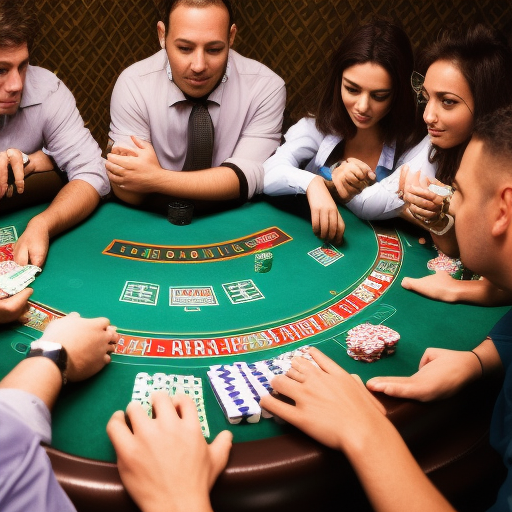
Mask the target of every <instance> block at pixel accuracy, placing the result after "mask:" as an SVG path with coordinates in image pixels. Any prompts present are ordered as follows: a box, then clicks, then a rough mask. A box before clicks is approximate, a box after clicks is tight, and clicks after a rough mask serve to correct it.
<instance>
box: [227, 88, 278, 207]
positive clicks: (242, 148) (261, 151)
mask: <svg viewBox="0 0 512 512" xmlns="http://www.w3.org/2000/svg"><path fill="white" fill-rule="evenodd" d="M285 104H286V89H285V85H284V82H283V81H282V80H281V79H279V80H275V87H274V89H272V90H271V91H270V93H269V94H267V95H266V96H265V97H264V99H263V100H262V101H261V102H260V104H259V106H258V108H257V110H256V112H255V114H254V115H253V116H252V119H251V120H250V122H249V123H248V124H247V126H245V128H244V130H243V131H242V133H241V134H240V138H239V140H238V142H237V145H236V147H235V149H234V151H233V154H232V156H231V157H230V158H227V159H226V160H225V163H228V164H232V165H235V166H236V167H238V168H239V169H240V170H241V171H242V173H243V174H244V175H245V178H246V180H247V196H248V197H247V198H242V197H241V198H240V200H241V201H243V200H244V199H250V198H251V197H252V196H253V195H255V194H260V193H261V192H263V184H264V175H265V172H264V169H263V162H264V161H265V160H266V159H267V158H268V157H269V156H270V155H272V153H273V152H274V151H275V150H276V148H277V147H278V146H279V144H280V143H281V128H282V124H283V112H284V107H285Z"/></svg>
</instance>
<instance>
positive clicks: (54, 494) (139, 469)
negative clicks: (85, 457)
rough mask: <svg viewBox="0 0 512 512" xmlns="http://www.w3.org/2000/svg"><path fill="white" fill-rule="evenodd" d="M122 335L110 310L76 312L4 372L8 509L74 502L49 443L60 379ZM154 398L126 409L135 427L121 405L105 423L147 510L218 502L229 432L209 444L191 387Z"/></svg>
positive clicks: (0, 457)
mask: <svg viewBox="0 0 512 512" xmlns="http://www.w3.org/2000/svg"><path fill="white" fill-rule="evenodd" d="M118 338H119V336H118V335H117V333H116V330H115V327H112V326H111V325H110V322H109V321H108V319H106V318H93V319H84V318H80V316H79V315H78V314H77V313H71V314H69V315H68V316H66V317H63V318H59V319H58V320H54V321H53V322H51V323H50V324H49V325H48V327H47V328H46V329H45V331H44V333H43V335H42V337H41V339H40V340H38V341H35V342H32V343H31V345H30V352H29V353H28V355H27V358H26V359H24V360H23V361H21V362H20V363H19V364H18V365H17V366H16V367H15V368H14V369H13V370H12V371H11V372H10V373H9V374H8V375H7V376H6V377H4V379H3V380H2V381H1V382H0V510H1V511H2V512H16V511H30V512H31V511H37V512H72V511H74V510H75V508H74V506H73V504H72V503H71V501H70V499H69V498H68V496H67V495H66V494H65V492H64V491H63V489H62V488H61V487H60V485H59V483H58V482H57V479H56V478H55V475H54V473H53V470H52V466H51V463H50V459H49V458H48V456H47V454H46V452H45V450H44V448H43V447H42V446H41V443H44V444H50V443H51V424H50V422H51V419H50V411H51V409H52V406H53V405H54V403H55V401H56V400H57V397H58V394H59V392H60V389H61V388H62V386H63V385H65V384H66V382H74V381H81V380H85V379H87V378H89V377H92V376H93V375H95V374H96V373H97V372H99V371H100V370H102V368H103V367H104V366H105V365H106V364H108V363H110V360H111V353H112V352H113V351H114V349H115V345H116V343H117V340H118ZM151 400H152V403H153V410H154V411H155V415H156V417H155V418H150V417H149V416H148V415H147V412H146V411H145V409H143V408H142V407H141V406H140V404H138V403H135V402H132V403H130V404H129V405H128V407H127V410H126V416H127V417H128V418H129V421H130V424H131V426H132V428H130V427H129V426H128V425H127V422H126V420H125V413H124V412H123V411H116V412H115V413H114V414H113V415H112V418H111V419H110V421H109V423H108V425H107V432H108V435H109V437H110V439H111V440H112V443H113V445H114V449H115V450H116V452H117V457H118V459H117V463H118V468H119V472H120V475H121V479H122V481H123V483H124V484H125V486H126V489H127V491H128V492H129V493H130V495H131V496H132V498H133V499H134V500H135V502H136V503H137V505H138V506H139V507H140V508H141V510H147V511H149V510H155V511H156V510H169V511H171V510H172V511H175V512H178V511H181V510H183V511H185V510H186V511H190V510H204V511H205V512H206V511H211V510H212V509H211V504H210V498H209V492H210V490H211V488H212V486H213V484H214V482H215V480H216V479H217V477H218V476H219V474H220V473H221V471H222V470H223V469H224V467H225V466H226V464H227V461H228V456H229V451H230V449H231V441H232V435H231V433H230V432H229V431H224V432H221V433H220V434H219V435H218V436H217V437H216V438H215V439H214V440H213V442H212V443H211V444H209V445H208V444H207V442H206V440H205V438H204V436H203V433H202V431H201V427H200V424H199V419H198V417H197V409H196V406H195V404H194V402H193V401H192V399H191V398H190V397H188V396H186V395H176V396H174V397H172V398H171V397H169V396H168V395H167V394H166V393H163V392H157V393H155V394H153V395H151ZM98 428H100V429H101V428H104V427H102V426H101V425H98ZM162 454H165V455H164V456H163V457H162Z"/></svg>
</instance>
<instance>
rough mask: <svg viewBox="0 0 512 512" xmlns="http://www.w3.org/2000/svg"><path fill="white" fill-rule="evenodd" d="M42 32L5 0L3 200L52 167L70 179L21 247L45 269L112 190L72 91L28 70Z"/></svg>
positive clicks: (17, 255)
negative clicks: (55, 244) (51, 253)
mask: <svg viewBox="0 0 512 512" xmlns="http://www.w3.org/2000/svg"><path fill="white" fill-rule="evenodd" d="M36 32H37V20H35V18H34V15H33V13H32V12H30V11H29V10H27V11H24V10H23V8H22V6H21V5H20V2H16V1H15V0H1V1H0V200H3V201H7V200H8V199H5V197H6V196H7V195H9V196H10V195H12V193H17V194H21V193H22V192H23V191H24V188H25V177H26V176H27V175H28V174H30V173H34V172H42V171H47V170H49V169H52V167H53V162H55V164H56V165H57V167H58V168H59V169H60V170H61V171H63V172H65V173H66V175H67V179H68V180H69V181H68V183H66V185H65V186H64V187H63V188H62V189H61V190H60V192H59V193H58V194H57V196H56V197H55V199H54V200H53V201H52V203H51V204H50V206H49V207H48V208H47V209H46V210H44V211H43V212H42V213H40V214H39V215H37V216H35V217H34V218H33V219H32V220H31V221H30V222H29V224H28V226H27V228H26V230H25V232H24V233H23V234H22V236H21V237H20V239H19V240H18V242H17V244H16V246H15V250H14V259H15V261H16V262H17V263H19V264H22V265H24V264H27V263H32V264H34V265H38V266H41V265H42V264H43V263H44V261H45V259H46V255H47V252H48V248H49V240H50V238H51V237H53V236H55V235H57V234H58V233H61V232H62V231H64V230H66V229H68V228H70V227H72V226H73V225H75V224H77V223H78V222H80V221H82V220H83V219H85V218H86V217H87V216H88V215H89V214H90V213H91V212H92V211H93V210H94V209H95V208H96V206H97V205H98V203H99V200H100V197H102V196H104V195H106V194H107V193H108V192H109V191H110V185H109V182H108V178H107V175H106V170H105V161H104V160H103V159H102V157H101V150H100V148H99V146H98V144H97V143H96V142H95V140H94V139H93V138H92V136H91V134H90V132H89V130H88V129H87V128H85V126H84V123H83V120H82V118H81V117H80V113H79V112H78V110H77V108H76V103H75V99H74V97H73V95H72V93H71V92H70V91H69V89H68V88H67V87H66V86H65V85H64V84H63V83H62V82H61V81H60V80H59V79H58V78H57V77H56V76H55V75H54V74H53V73H51V72H50V71H48V70H46V69H43V68H39V67H36V66H31V65H30V64H29V53H30V49H31V46H32V43H33V40H34V35H35V34H36ZM43 148H45V152H43V151H42V150H43ZM47 155H48V156H47ZM8 167H10V168H12V170H13V174H14V176H13V179H12V180H9V179H8V174H9V173H8ZM9 185H12V186H11V187H10V186H9ZM1 307H2V306H1V304H0V309H1ZM0 318H1V315H0Z"/></svg>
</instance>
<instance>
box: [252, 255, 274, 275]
mask: <svg viewBox="0 0 512 512" xmlns="http://www.w3.org/2000/svg"><path fill="white" fill-rule="evenodd" d="M273 258H274V256H273V255H272V253H271V252H270V251H267V252H258V253H256V254H255V255H254V270H255V272H258V273H260V274H265V273H266V272H270V270H271V268H272V261H273Z"/></svg>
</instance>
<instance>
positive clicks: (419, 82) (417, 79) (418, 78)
mask: <svg viewBox="0 0 512 512" xmlns="http://www.w3.org/2000/svg"><path fill="white" fill-rule="evenodd" d="M424 82H425V77H424V76H423V75H422V74H421V73H418V72H417V71H413V72H412V75H411V87H412V90H413V91H414V92H415V93H416V99H417V102H418V105H426V104H427V103H428V94H427V92H426V91H425V89H424V87H423V83H424ZM451 94H453V95H454V96H457V98H460V100H461V101H462V102H463V103H464V105H466V107H468V110H469V111H470V112H471V114H473V111H472V110H471V109H470V108H469V105H468V104H467V103H466V100H465V99H464V98H461V97H460V96H459V95H458V94H455V93H451Z"/></svg>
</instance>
